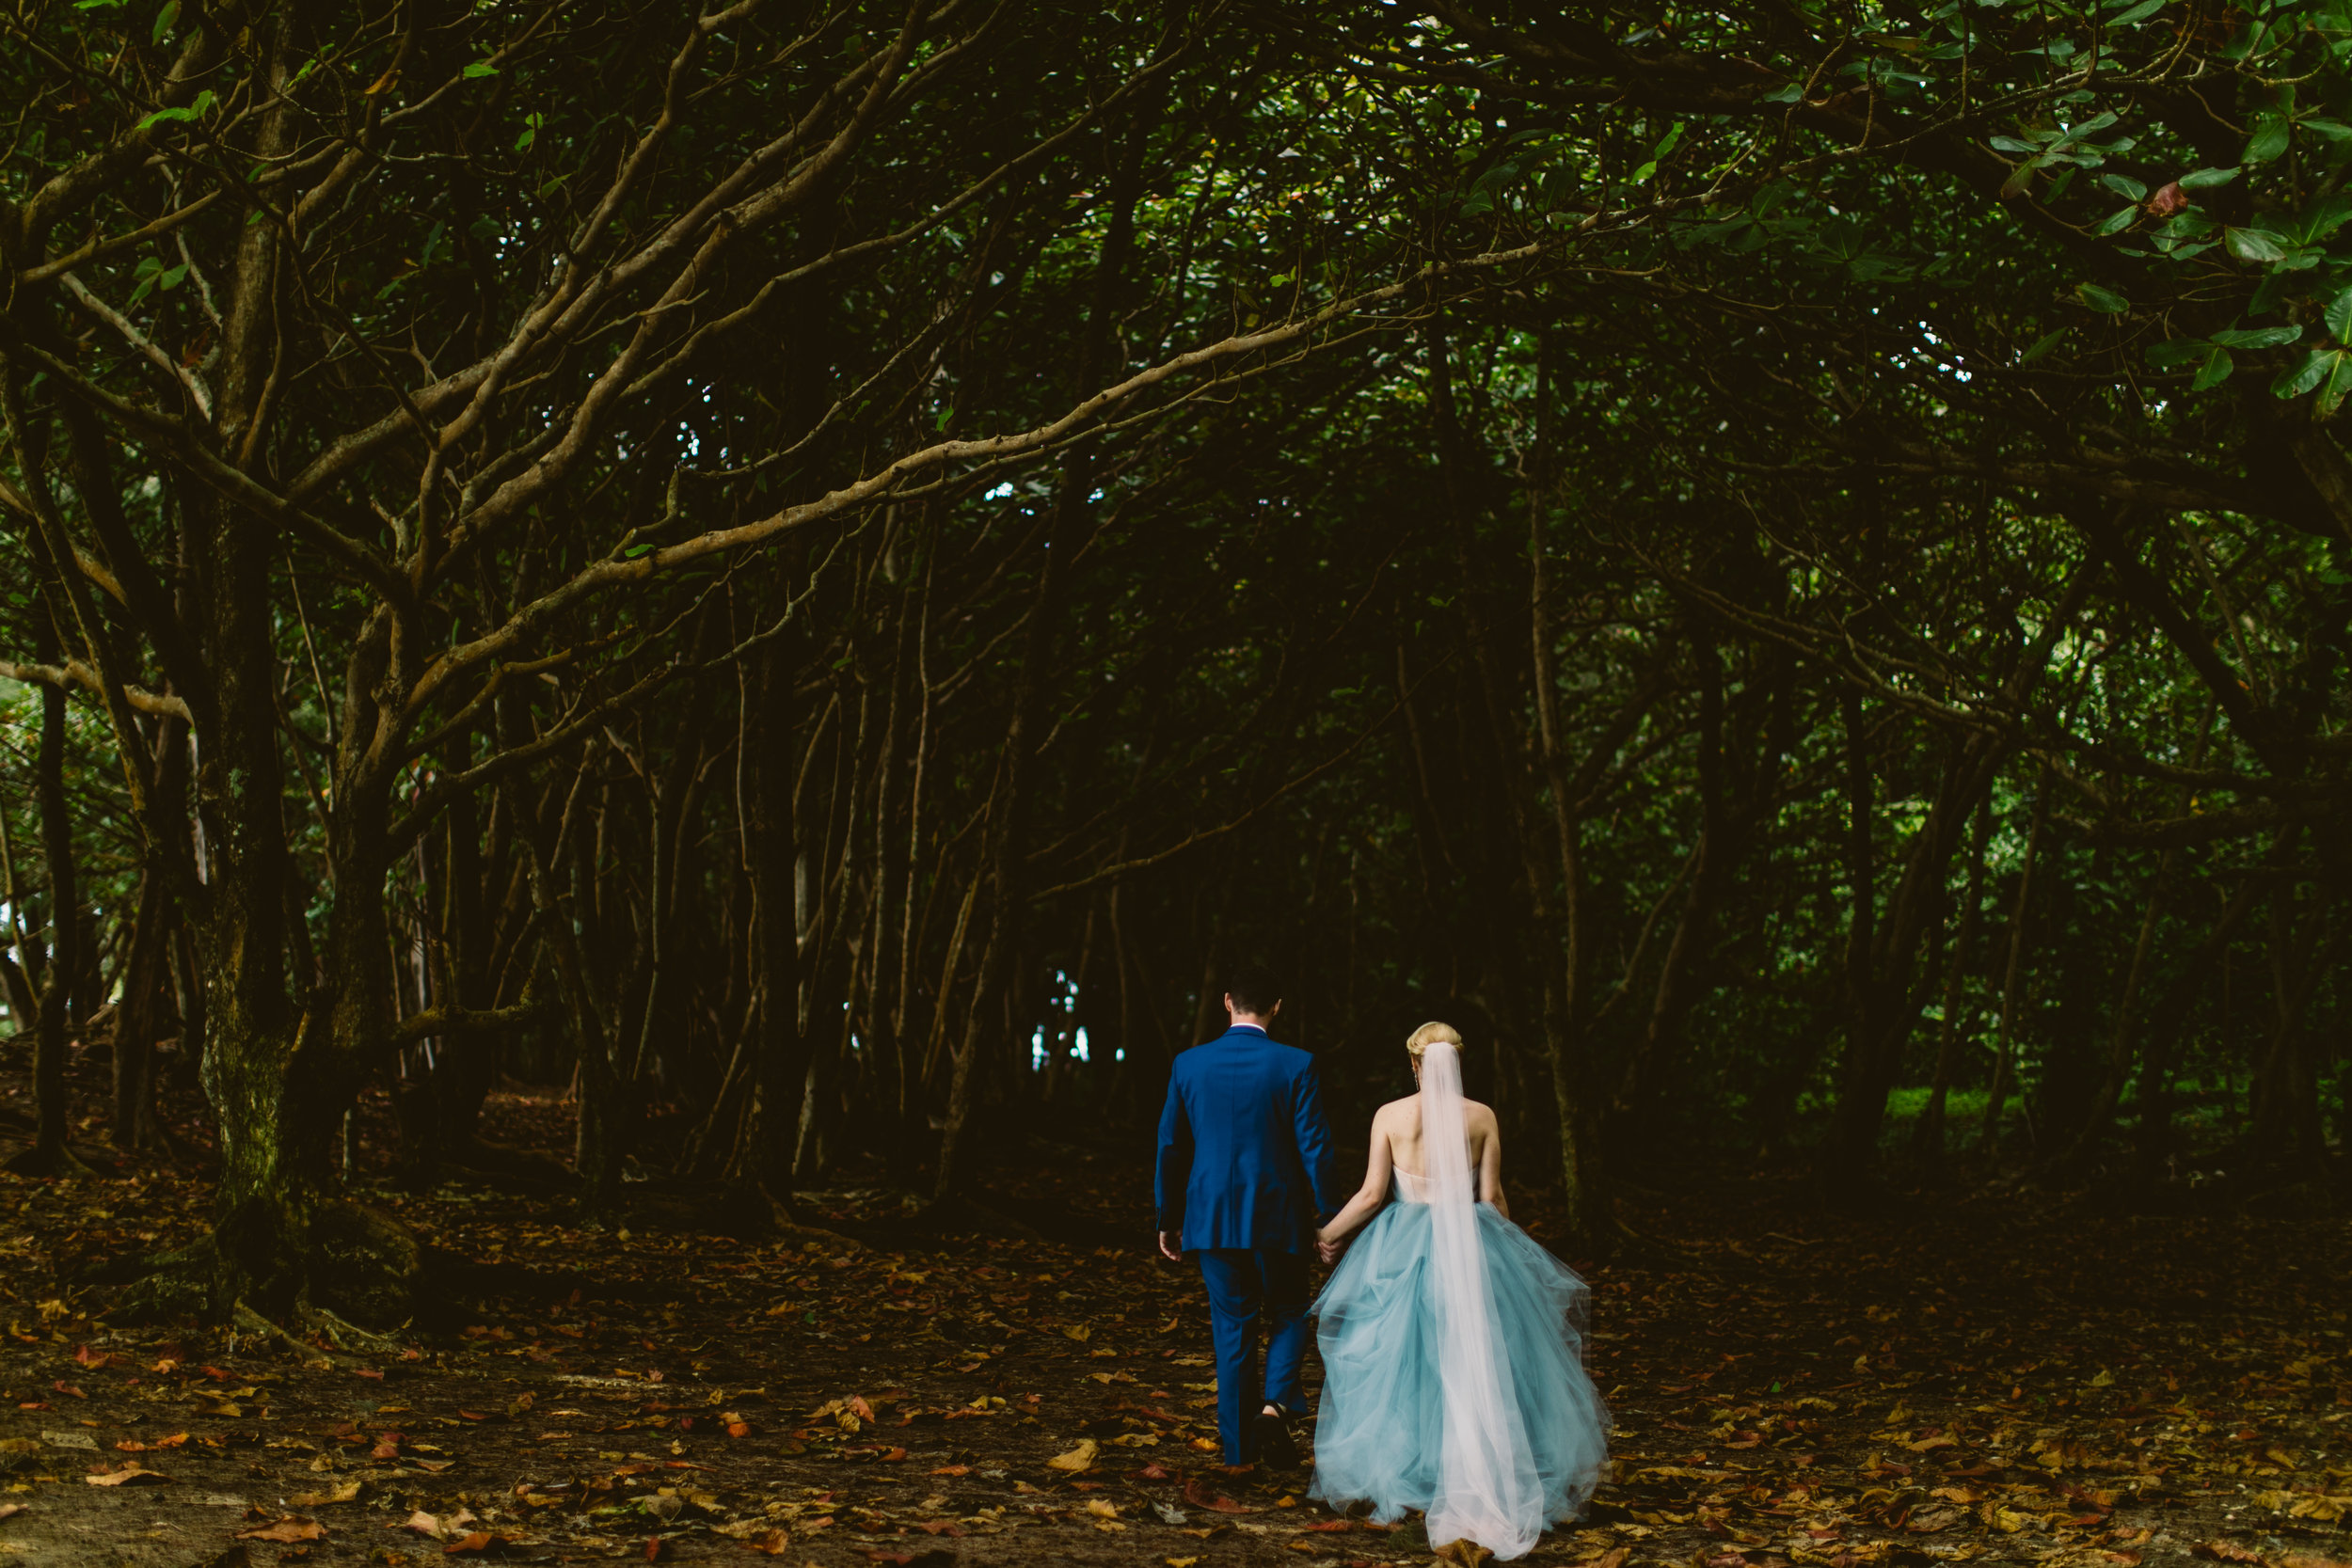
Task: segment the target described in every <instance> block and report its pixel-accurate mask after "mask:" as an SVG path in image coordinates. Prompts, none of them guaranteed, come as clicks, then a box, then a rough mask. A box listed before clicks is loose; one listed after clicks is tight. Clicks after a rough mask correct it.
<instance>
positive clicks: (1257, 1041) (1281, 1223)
mask: <svg viewBox="0 0 2352 1568" xmlns="http://www.w3.org/2000/svg"><path fill="white" fill-rule="evenodd" d="M1333 1176H1334V1173H1333V1170H1332V1158H1331V1129H1330V1126H1329V1124H1328V1123H1327V1122H1326V1121H1325V1120H1324V1119H1323V1097H1322V1092H1321V1090H1320V1089H1319V1088H1318V1087H1317V1084H1316V1077H1315V1059H1314V1058H1313V1057H1312V1056H1310V1055H1308V1054H1307V1053H1305V1052H1304V1051H1300V1050H1298V1049H1296V1048H1295V1047H1293V1046H1288V1045H1277V1044H1276V1043H1275V1042H1274V1041H1273V1040H1270V1039H1268V1038H1267V1037H1265V1035H1264V1034H1263V1032H1262V1031H1259V1030H1256V1029H1249V1028H1234V1029H1229V1030H1227V1031H1226V1032H1225V1033H1224V1034H1222V1035H1220V1036H1218V1037H1216V1039H1213V1040H1210V1041H1208V1042H1207V1043H1206V1044H1203V1045H1196V1046H1194V1047H1193V1048H1192V1049H1191V1050H1189V1051H1185V1052H1182V1053H1178V1055H1177V1057H1176V1062H1175V1066H1174V1067H1173V1068H1172V1069H1169V1072H1168V1105H1167V1108H1166V1109H1164V1110H1163V1111H1161V1112H1160V1157H1159V1168H1158V1172H1157V1178H1156V1180H1154V1182H1153V1184H1152V1196H1153V1198H1154V1200H1155V1201H1156V1202H1157V1203H1158V1205H1159V1210H1160V1228H1161V1229H1162V1230H1166V1231H1169V1232H1171V1233H1173V1232H1182V1233H1183V1235H1184V1250H1185V1251H1187V1252H1197V1251H1200V1250H1201V1249H1203V1248H1219V1247H1248V1248H1258V1249H1263V1250H1264V1251H1268V1252H1306V1251H1308V1250H1309V1249H1310V1247H1311V1245H1312V1244H1313V1242H1314V1233H1315V1227H1316V1226H1317V1225H1319V1224H1320V1223H1322V1222H1323V1221H1325V1220H1327V1219H1329V1218H1330V1217H1331V1216H1332V1215H1333V1214H1336V1213H1338V1212H1339V1211H1340V1205H1341V1204H1342V1203H1343V1201H1344V1198H1343V1195H1342V1194H1341V1193H1340V1192H1339V1190H1338V1187H1337V1183H1336V1182H1335V1181H1334V1180H1333Z"/></svg>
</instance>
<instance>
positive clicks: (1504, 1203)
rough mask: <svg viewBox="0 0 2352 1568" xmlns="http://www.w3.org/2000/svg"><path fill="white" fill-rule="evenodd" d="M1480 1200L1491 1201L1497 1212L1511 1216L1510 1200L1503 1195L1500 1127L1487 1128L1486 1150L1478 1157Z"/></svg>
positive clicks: (1505, 1216) (1505, 1217) (1506, 1216)
mask: <svg viewBox="0 0 2352 1568" xmlns="http://www.w3.org/2000/svg"><path fill="white" fill-rule="evenodd" d="M1478 1201H1479V1202H1481V1203H1491V1204H1493V1205H1494V1206H1495V1212H1496V1213H1498V1214H1501V1215H1502V1217H1503V1218H1504V1219H1506V1220H1507V1219H1509V1218H1510V1217H1511V1203H1510V1200H1509V1199H1508V1198H1506V1197H1504V1196H1502V1130H1501V1129H1500V1128H1488V1129H1487V1130H1486V1151H1485V1152H1484V1153H1482V1154H1481V1155H1480V1156H1479V1158H1478Z"/></svg>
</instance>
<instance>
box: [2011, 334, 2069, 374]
mask: <svg viewBox="0 0 2352 1568" xmlns="http://www.w3.org/2000/svg"><path fill="white" fill-rule="evenodd" d="M2069 330H2071V329H2070V328H2067V327H2063V326H2061V327H2059V328H2058V330H2057V331H2056V332H2045V333H2043V334H2042V336H2041V337H2039V338H2036V339H2035V340H2034V341H2033V346H2032V347H2031V348H2029V349H2027V350H2026V352H2025V353H2023V354H2021V355H2019V356H2017V362H2018V363H2019V364H2021V365H2030V364H2032V363H2033V362H2034V361H2035V360H2037V359H2039V358H2041V357H2042V356H2043V355H2045V354H2047V353H2049V352H2050V351H2051V350H2052V349H2054V348H2056V347H2058V340H2059V339H2060V338H2063V337H2065V336H2066V334H2067V332H2068V331H2069Z"/></svg>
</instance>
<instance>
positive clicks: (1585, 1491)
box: [1309, 1203, 1609, 1555]
mask: <svg viewBox="0 0 2352 1568" xmlns="http://www.w3.org/2000/svg"><path fill="white" fill-rule="evenodd" d="M1476 1212H1477V1215H1478V1235H1479V1242H1480V1244H1481V1250H1482V1252H1483V1254H1484V1257H1485V1261H1486V1278H1487V1284H1488V1290H1487V1300H1488V1304H1489V1305H1488V1308H1487V1309H1488V1310H1489V1311H1490V1312H1491V1313H1492V1314H1493V1316H1494V1324H1493V1326H1494V1338H1495V1342H1496V1344H1497V1345H1498V1346H1499V1347H1501V1350H1502V1354H1503V1355H1504V1356H1505V1358H1506V1361H1507V1368H1506V1376H1505V1377H1504V1380H1503V1386H1504V1387H1505V1388H1506V1389H1508V1390H1509V1392H1510V1395H1511V1396H1512V1397H1514V1398H1516V1400H1517V1402H1518V1417H1519V1422H1518V1424H1519V1425H1520V1426H1521V1427H1522V1428H1523V1430H1524V1432H1525V1434H1526V1448H1525V1452H1524V1454H1523V1455H1520V1456H1518V1458H1517V1461H1516V1463H1517V1464H1518V1465H1519V1466H1521V1467H1522V1477H1523V1478H1527V1476H1528V1473H1529V1472H1532V1480H1530V1483H1529V1484H1527V1485H1525V1486H1524V1487H1523V1488H1518V1489H1515V1490H1518V1495H1520V1496H1523V1497H1528V1496H1532V1497H1535V1498H1538V1499H1540V1508H1541V1513H1542V1521H1541V1523H1542V1524H1552V1523H1557V1522H1560V1521H1563V1520H1566V1519H1571V1518H1574V1517H1575V1516H1576V1514H1577V1513H1579V1512H1580V1511H1581V1509H1582V1508H1583V1506H1584V1504H1585V1501H1586V1500H1587V1499H1588V1498H1590V1497H1592V1495H1593V1488H1594V1487H1595V1486H1596V1485H1597V1484H1598V1482H1599V1480H1600V1474H1601V1467H1602V1465H1604V1464H1606V1463H1607V1460H1608V1456H1609V1449H1608V1440H1607V1436H1606V1433H1607V1432H1608V1427H1609V1413H1608V1410H1607V1409H1606V1407H1605V1406H1604V1405H1603V1404H1602V1403H1601V1400H1600V1396H1599V1394H1598V1393H1597V1392H1596V1391H1595V1389H1594V1387H1593V1384H1592V1380H1591V1379H1590V1378H1588V1377H1586V1376H1585V1375H1584V1323H1585V1309H1586V1291H1585V1289H1584V1282H1583V1281H1582V1280H1581V1279H1579V1278H1578V1277H1577V1276H1576V1275H1575V1274H1574V1272H1573V1271H1571V1270H1570V1269H1569V1268H1568V1266H1567V1265H1566V1264H1565V1263H1563V1262H1561V1261H1560V1259H1557V1258H1554V1257H1553V1256H1552V1255H1551V1254H1550V1253H1549V1252H1547V1251H1546V1250H1545V1249H1544V1247H1543V1246H1542V1244H1541V1243H1538V1242H1536V1241H1535V1239H1534V1237H1532V1236H1530V1235H1528V1233H1527V1232H1526V1231H1524V1230H1521V1229H1520V1228H1519V1227H1518V1226H1516V1225H1513V1224H1512V1223H1511V1222H1510V1221H1509V1220H1506V1219H1504V1218H1503V1217H1502V1215H1501V1214H1499V1213H1497V1212H1495V1211H1494V1209H1493V1207H1492V1206H1491V1205H1488V1204H1484V1203H1482V1204H1479V1205H1477V1210H1476ZM1430 1250H1431V1249H1430V1209H1429V1206H1428V1205H1427V1204H1422V1203H1391V1204H1390V1205H1389V1206H1388V1208H1386V1209H1384V1210H1383V1211H1381V1212H1380V1213H1379V1214H1378V1215H1377V1216H1375V1218H1374V1219H1373V1221H1372V1223H1371V1224H1370V1225H1367V1226H1366V1227H1364V1228H1363V1230H1362V1232H1361V1233H1360V1234H1359V1236H1358V1237H1357V1239H1356V1242H1355V1244H1354V1245H1353V1246H1351V1247H1350V1248H1349V1249H1348V1252H1347V1256H1346V1257H1345V1258H1344V1259H1342V1260H1341V1262H1340V1266H1339V1267H1338V1268H1337V1269H1336V1270H1334V1271H1333V1272H1332V1275H1331V1278H1330V1280H1329V1282H1328V1283H1327V1284H1326V1285H1325V1286H1324V1289H1323V1294H1322V1295H1321V1296H1320V1297H1319V1298H1317V1300H1316V1302H1315V1307H1314V1309H1315V1312H1316V1314H1317V1315H1318V1317H1319V1319H1320V1322H1319V1323H1318V1324H1317V1328H1316V1335H1317V1338H1318V1340H1319V1343H1320V1348H1321V1350H1322V1353H1323V1398H1322V1402H1321V1415H1320V1416H1319V1418H1317V1420H1316V1423H1315V1478H1314V1484H1313V1486H1312V1488H1311V1491H1310V1494H1309V1495H1310V1496H1311V1497H1314V1498H1315V1499H1316V1500H1317V1501H1319V1502H1323V1503H1327V1504H1328V1505H1329V1506H1331V1507H1333V1508H1335V1509H1337V1508H1344V1507H1346V1506H1347V1505H1349V1504H1351V1503H1357V1502H1365V1501H1369V1502H1370V1503H1371V1504H1372V1505H1373V1514H1372V1516H1373V1518H1374V1519H1375V1520H1377V1521H1378V1522H1380V1523H1382V1524H1391V1523H1393V1522H1395V1521H1396V1520H1398V1519H1400V1518H1402V1517H1403V1516H1404V1514H1405V1513H1406V1510H1408V1509H1427V1508H1429V1507H1430V1506H1431V1504H1432V1502H1433V1501H1435V1500H1438V1498H1439V1495H1440V1489H1441V1486H1442V1484H1443V1463H1442V1444H1443V1440H1444V1430H1445V1415H1444V1400H1443V1398H1442V1393H1441V1389H1440V1386H1439V1381H1438V1364H1439V1356H1438V1344H1437V1330H1436V1327H1435V1324H1436V1322H1437V1318H1436V1314H1435V1312H1434V1310H1433V1307H1432V1303H1433V1297H1432V1295H1431V1291H1430V1287H1431V1283H1432V1280H1431V1270H1430V1266H1429V1265H1430ZM1534 1528H1541V1526H1540V1525H1536V1526H1535V1527H1534ZM1482 1544H1485V1543H1482ZM1522 1550H1524V1548H1522ZM1513 1555H1517V1554H1513Z"/></svg>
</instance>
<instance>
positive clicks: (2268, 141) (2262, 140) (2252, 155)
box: [2246, 115, 2287, 164]
mask: <svg viewBox="0 0 2352 1568" xmlns="http://www.w3.org/2000/svg"><path fill="white" fill-rule="evenodd" d="M2285 150H2287V122H2286V120H2285V119H2284V118H2283V117H2281V116H2279V115H2269V116H2266V117H2265V119H2263V120H2262V122H2261V123H2260V124H2258V125H2257V126H2255V127H2254V134H2253V135H2251V136H2250V137H2249V138H2248V139H2247V143H2246V161H2247V162H2248V163H2249V164H2266V163H2268V162H2270V160H2271V159H2273V158H2275V157H2277V156H2278V155H2279V154H2280V153H2281V152H2284V151H2285Z"/></svg>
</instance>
